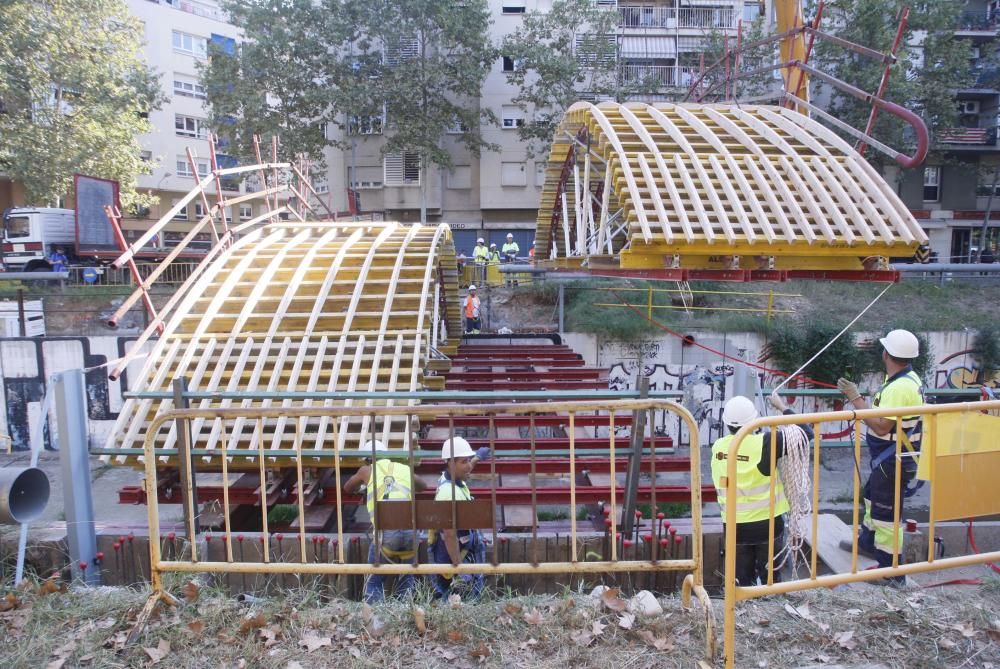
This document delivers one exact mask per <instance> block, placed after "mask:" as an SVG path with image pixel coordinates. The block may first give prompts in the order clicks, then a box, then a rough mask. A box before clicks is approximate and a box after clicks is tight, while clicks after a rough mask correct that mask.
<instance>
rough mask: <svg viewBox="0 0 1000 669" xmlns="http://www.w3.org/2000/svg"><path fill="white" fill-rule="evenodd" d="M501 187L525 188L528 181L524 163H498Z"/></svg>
mask: <svg viewBox="0 0 1000 669" xmlns="http://www.w3.org/2000/svg"><path fill="white" fill-rule="evenodd" d="M500 185H501V186H527V185H528V179H527V174H526V170H525V164H524V163H500Z"/></svg>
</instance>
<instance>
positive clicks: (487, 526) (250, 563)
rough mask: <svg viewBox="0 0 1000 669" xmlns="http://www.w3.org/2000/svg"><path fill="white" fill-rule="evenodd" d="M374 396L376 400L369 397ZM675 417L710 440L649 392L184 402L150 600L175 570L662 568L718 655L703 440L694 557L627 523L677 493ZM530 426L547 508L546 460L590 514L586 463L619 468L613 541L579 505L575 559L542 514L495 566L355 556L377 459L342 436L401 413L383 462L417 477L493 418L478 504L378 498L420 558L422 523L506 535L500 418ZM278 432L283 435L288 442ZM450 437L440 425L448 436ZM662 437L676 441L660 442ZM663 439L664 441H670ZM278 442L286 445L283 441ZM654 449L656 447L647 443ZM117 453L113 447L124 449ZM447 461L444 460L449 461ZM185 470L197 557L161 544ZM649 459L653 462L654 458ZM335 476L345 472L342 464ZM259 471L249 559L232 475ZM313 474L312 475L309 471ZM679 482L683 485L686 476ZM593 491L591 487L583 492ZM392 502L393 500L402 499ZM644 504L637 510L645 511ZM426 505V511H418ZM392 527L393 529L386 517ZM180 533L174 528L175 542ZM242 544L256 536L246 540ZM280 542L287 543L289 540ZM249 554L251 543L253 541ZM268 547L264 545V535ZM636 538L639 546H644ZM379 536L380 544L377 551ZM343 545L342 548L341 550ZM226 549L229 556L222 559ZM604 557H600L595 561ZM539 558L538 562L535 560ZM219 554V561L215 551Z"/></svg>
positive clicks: (697, 467) (149, 445)
mask: <svg viewBox="0 0 1000 669" xmlns="http://www.w3.org/2000/svg"><path fill="white" fill-rule="evenodd" d="M366 404H367V402H366ZM656 411H669V412H672V413H674V414H676V415H677V416H678V417H679V418H680V419H681V420H682V421H683V422H684V423H685V424H686V425H687V427H688V430H689V431H690V433H691V434H692V435H696V434H697V430H698V426H697V424H696V422H695V420H694V418H693V417H692V415H691V414H690V413H689V412H688V411H687V410H686V409H684V408H683V407H682V406H680V405H679V404H676V403H674V402H671V401H666V400H656V399H638V400H612V401H572V402H537V403H525V404H522V403H516V404H483V405H471V406H470V405H465V406H456V405H423V406H400V407H392V406H377V407H373V406H364V407H350V406H347V407H343V406H340V407H332V406H298V407H287V406H286V407H268V406H258V407H245V408H238V409H233V408H225V409H223V408H217V409H179V410H171V411H167V412H163V413H161V414H159V415H158V416H157V417H156V418H155V419H154V420H152V421H151V422H150V424H149V426H148V429H147V432H146V437H145V441H144V446H143V449H142V450H141V452H142V455H143V463H144V467H145V479H144V487H145V496H146V502H147V504H148V509H149V533H150V535H149V536H150V542H149V546H150V575H151V582H152V591H153V594H152V597H151V599H150V602H149V603H147V608H148V609H149V610H152V606H153V605H155V602H156V601H157V600H159V599H163V600H167V601H172V599H173V598H172V596H171V595H169V593H167V591H166V590H165V589H164V586H163V575H164V574H165V573H171V572H176V573H219V574H311V575H370V574H375V573H379V574H384V575H390V574H396V575H398V574H405V575H414V576H418V577H422V576H431V577H433V576H439V575H446V574H459V575H464V574H470V575H480V574H482V575H503V574H539V575H540V574H563V573H567V574H589V575H599V574H615V573H624V572H631V573H657V572H682V573H683V572H686V575H685V576H684V579H683V582H682V601H683V604H684V606H685V607H687V606H689V605H690V599H691V594H692V592H693V593H694V594H695V596H696V597H697V598H698V599H699V601H700V602H701V604H702V606H703V609H704V614H705V624H706V649H707V652H708V654H709V655H711V654H712V650H713V649H714V631H713V630H714V624H713V617H712V609H711V605H710V603H709V600H708V594H707V592H706V591H705V588H704V579H703V575H704V568H703V555H702V523H701V506H702V498H701V462H700V451H699V448H698V446H697V443H698V440H697V439H693V440H692V444H693V445H692V447H691V449H690V457H689V459H688V463H687V472H686V473H687V476H688V477H689V485H690V500H689V501H690V505H691V556H690V558H683V559H681V558H676V557H674V558H671V557H670V556H669V554H668V553H667V552H665V551H664V549H663V544H662V543H661V542H660V541H654V540H650V539H649V538H648V536H647V535H650V534H655V535H656V536H657V537H658V536H659V533H660V532H659V530H658V528H653V527H652V526H651V527H650V529H648V530H647V531H646V533H645V534H643V533H641V532H640V531H639V530H638V528H636V531H635V535H636V537H637V538H638V539H639V540H640V541H642V542H644V543H643V545H642V548H641V550H633V549H632V548H631V547H632V545H633V542H632V540H631V537H632V534H631V532H629V533H628V534H626V532H625V530H624V528H631V527H632V525H633V522H632V521H633V520H634V518H633V517H632V515H631V513H629V512H627V510H628V509H629V507H628V506H627V501H628V500H629V499H632V500H637V499H638V500H642V501H648V502H649V503H650V505H651V508H652V509H654V510H655V509H657V508H658V507H657V495H658V494H659V496H660V499H661V500H663V499H665V498H667V497H668V495H667V492H668V489H669V488H670V486H666V485H665V484H664V483H663V480H664V478H665V477H663V476H660V477H659V478H658V477H657V470H656V463H657V457H656V456H657V453H658V446H657V440H658V437H657V435H656V433H655V431H652V430H649V431H647V429H646V426H648V425H650V424H651V421H649V422H647V420H646V419H647V418H650V419H651V418H652V415H653V412H656ZM511 417H516V418H517V419H518V420H520V421H527V423H528V424H529V429H530V432H529V434H530V435H531V436H530V438H529V440H530V441H529V443H530V449H529V452H528V453H527V454H523V453H518V454H517V455H518V456H519V457H522V458H524V457H525V456H527V458H528V459H529V463H530V465H529V471H530V477H529V481H530V486H531V488H530V493H529V494H530V501H531V505H532V508H533V509H537V507H538V503H539V502H538V500H539V498H541V496H542V493H544V491H545V487H544V486H539V485H538V482H539V480H540V476H541V474H542V471H540V470H538V465H539V462H540V460H541V459H542V458H547V459H549V460H550V462H549V464H550V465H551V464H552V463H551V458H553V457H556V458H558V459H559V460H561V462H562V463H563V464H564V469H565V472H563V473H560V474H559V475H560V476H565V477H566V478H567V479H568V481H569V486H570V488H569V503H570V508H571V509H574V510H575V509H576V504H577V501H578V499H581V498H580V497H579V496H578V485H577V482H576V475H577V473H581V472H582V471H583V469H584V468H585V465H584V462H586V460H587V459H589V460H591V461H593V459H594V458H597V459H603V460H605V465H606V466H605V467H604V470H606V471H607V472H608V473H609V482H608V485H607V491H606V492H607V495H606V497H605V499H607V501H608V505H609V509H610V512H609V515H608V520H607V521H606V524H607V530H606V532H605V538H604V540H603V542H602V540H601V539H600V538H599V537H598V538H597V539H596V541H597V542H598V543H597V546H594V545H592V544H588V539H587V538H586V537H583V536H580V535H579V534H578V527H577V520H576V516H575V513H572V514H570V535H569V554H568V559H563V560H556V561H551V562H543V561H541V560H540V559H539V552H538V542H539V537H538V522H537V520H535V521H533V522H532V528H531V540H530V544H529V546H528V547H526V554H525V560H524V561H520V562H517V561H513V562H511V561H507V560H506V559H504V556H503V555H502V554H501V552H500V551H498V550H497V545H498V543H499V542H496V541H494V542H493V550H492V551H490V552H489V555H488V556H487V558H486V560H485V561H483V562H478V561H477V562H469V561H461V562H459V561H458V560H456V559H455V558H454V557H452V562H450V563H419V562H418V560H417V558H416V557H415V558H414V563H413V564H410V563H402V564H400V563H389V562H382V558H381V553H380V552H379V551H376V552H375V555H376V558H375V563H374V564H369V563H367V562H365V563H363V564H357V563H354V564H352V563H350V562H349V561H348V559H347V556H346V555H345V546H346V545H347V542H345V536H344V513H343V508H344V506H345V505H346V504H348V503H351V504H357V503H358V501H357V500H355V499H354V498H352V497H349V496H348V495H347V493H346V492H343V491H342V488H343V484H344V483H345V481H346V478H345V476H344V469H345V468H353V467H356V466H357V465H358V464H359V463H360V458H363V457H371V458H372V459H375V457H376V453H375V452H374V451H371V452H368V451H365V450H358V449H343V450H341V449H337V448H336V447H334V448H330V444H336V443H337V441H338V440H337V435H338V432H339V431H343V430H349V431H352V432H359V433H360V435H361V443H364V442H365V439H366V438H367V439H371V438H373V436H372V435H373V433H374V425H375V424H376V423H378V422H380V421H392V422H393V423H394V424H395V426H396V428H394V430H393V433H394V434H395V435H396V438H395V439H391V440H389V442H388V445H389V446H390V448H393V450H392V451H391V452H390V453H389V454H387V455H386V454H384V452H379V453H378V454H377V457H378V458H379V459H381V458H383V457H385V458H389V459H393V460H396V461H398V462H402V463H405V464H407V465H408V466H409V468H410V470H411V472H412V471H415V465H416V461H417V458H438V457H440V451H439V450H437V449H438V448H439V444H440V443H441V442H442V441H443V440H444V439H448V438H451V437H454V436H455V435H456V434H457V432H456V430H457V429H459V428H460V427H462V426H467V425H468V423H469V421H470V420H474V421H478V422H479V423H482V426H483V427H485V428H486V441H487V445H488V446H489V447H490V451H491V454H492V457H490V458H489V461H488V462H487V463H483V464H481V465H479V467H480V468H482V469H486V468H487V467H488V468H489V470H490V475H489V483H488V487H485V488H484V487H479V488H476V487H473V488H472V492H473V493H477V495H476V496H478V497H479V499H477V500H473V501H469V502H465V501H458V500H456V499H454V494H453V495H452V499H450V500H447V501H432V497H433V496H431V498H430V499H429V498H428V497H427V496H426V495H421V494H419V493H418V494H417V495H416V499H413V500H402V501H401V506H400V502H377V503H376V504H377V506H376V507H375V513H374V514H373V515H374V517H373V518H372V523H373V527H372V531H373V536H374V541H375V542H379V541H380V535H379V528H380V527H382V528H384V529H404V530H411V531H412V532H413V536H414V542H415V545H414V555H419V552H418V550H417V549H418V545H417V544H419V539H418V538H417V537H418V530H421V529H436V530H439V531H448V530H450V531H452V532H457V531H459V530H464V529H477V530H492V533H493V534H492V536H493V537H494V538H496V537H497V536H498V531H497V530H498V528H497V515H496V514H495V513H494V511H495V510H496V508H497V498H498V490H497V486H498V480H497V476H496V470H497V466H498V465H497V463H498V461H500V460H502V459H503V458H504V457H507V454H508V451H506V450H498V449H497V447H496V445H495V441H496V436H495V435H496V434H497V427H498V425H501V424H504V423H507V424H509V421H510V418H511ZM629 419H631V425H632V426H633V428H632V430H631V432H632V434H631V435H629V436H623V435H621V434H620V433H619V430H620V429H621V426H622V425H623V424H624V423H627V422H629ZM552 421H556V422H558V423H559V424H561V425H563V426H564V427H563V429H564V430H565V439H566V440H567V441H568V450H567V451H559V452H558V453H551V452H547V451H545V450H542V449H540V448H538V446H537V444H536V437H535V436H534V435H535V434H536V432H535V430H536V427H537V426H538V425H540V424H542V423H545V424H550V423H552ZM418 425H420V426H421V429H424V427H425V426H431V427H430V428H427V429H429V430H431V431H432V433H428V434H427V436H426V437H425V442H431V443H433V447H432V448H433V450H415V449H413V448H410V449H404V448H402V444H404V443H408V442H410V439H411V435H414V434H416V433H417V426H418ZM210 427H211V429H213V430H217V431H221V435H222V437H223V438H222V439H221V440H220V441H219V442H218V443H219V444H220V447H219V448H214V449H204V448H202V449H199V448H197V443H195V442H193V441H192V440H191V434H192V433H193V434H195V435H197V434H199V430H202V431H203V430H205V429H209V428H210ZM278 430H281V431H282V432H283V436H282V437H279V438H274V435H275V434H276V433H277V431H278ZM435 431H436V433H433V432H435ZM581 431H586V432H587V433H588V434H590V431H592V432H593V437H589V438H587V444H588V445H587V446H584V447H578V446H577V443H578V440H579V439H581V437H580V436H579V435H580V433H581ZM167 432H169V433H172V434H176V435H177V436H178V438H177V439H176V448H163V447H161V444H163V443H165V442H164V438H165V437H166V436H167V434H166V433H167ZM660 439H662V438H660ZM597 442H603V443H604V444H605V446H602V447H600V448H595V447H594V444H595V443H597ZM661 443H663V442H661ZM276 444H277V445H276ZM646 444H648V447H647V446H646ZM114 450H115V449H109V452H114ZM644 453H647V454H648V456H649V461H648V467H649V469H648V470H645V469H644V471H648V476H649V478H648V484H643V485H642V486H640V484H639V476H638V471H639V467H635V469H634V470H633V468H632V467H631V466H630V468H629V471H633V472H634V474H635V475H634V476H631V477H630V479H631V480H630V481H626V483H625V485H624V486H621V485H619V483H618V482H617V473H618V472H619V471H620V470H618V471H616V468H617V467H620V466H621V463H620V460H619V458H620V457H622V455H623V454H628V457H630V458H633V459H635V458H636V457H637V455H638V458H639V461H641V458H642V455H643V454H644ZM442 465H444V463H442ZM170 466H175V467H177V468H178V469H179V473H180V485H179V490H180V495H181V498H182V499H181V504H182V508H183V511H184V524H185V529H186V535H187V543H188V545H187V547H186V548H185V550H183V551H176V550H175V551H172V552H171V554H170V556H169V557H164V555H163V553H162V551H161V546H163V545H164V535H163V533H162V532H161V529H160V513H159V503H160V502H159V495H160V494H161V486H160V480H159V477H160V476H161V475H162V473H163V471H164V468H165V467H170ZM643 466H644V467H645V465H643ZM317 468H323V469H325V470H326V471H327V472H328V474H329V475H328V476H324V477H323V479H322V480H324V481H326V483H325V484H323V485H325V486H326V487H327V488H329V487H330V486H331V485H333V486H335V491H334V492H333V493H330V494H332V495H333V498H334V500H335V506H336V527H337V530H336V535H335V536H333V537H330V544H331V550H330V554H329V555H328V556H327V559H325V560H321V561H318V560H316V559H315V557H316V556H315V555H313V556H312V557H310V554H309V551H308V550H307V545H309V544H310V543H313V544H314V543H315V541H313V540H312V538H310V537H307V535H306V530H305V528H306V522H305V509H306V497H307V495H308V494H311V493H310V491H314V490H315V487H316V485H319V483H317V482H318V481H319V479H318V478H317V476H318V474H317V473H316V472H317ZM274 470H281V471H283V472H287V473H288V474H287V476H288V478H286V479H285V481H287V486H288V488H289V489H290V492H289V499H290V500H291V503H293V504H294V505H295V508H296V510H297V513H296V516H297V521H298V523H297V531H295V534H294V538H293V537H291V536H290V537H289V538H288V540H287V541H288V544H289V545H290V548H289V550H288V551H284V550H282V551H280V555H276V554H275V552H274V550H273V549H274V546H273V545H272V543H271V539H270V537H271V535H270V533H269V528H268V495H269V492H268V489H269V487H270V486H268V485H265V482H267V481H269V478H268V472H269V471H274ZM331 470H332V471H331ZM206 471H211V472H219V473H221V480H222V482H223V485H222V500H221V517H222V523H223V526H224V530H223V532H222V534H221V535H220V536H218V538H219V539H221V542H216V546H219V545H221V546H223V547H224V549H223V550H224V552H223V554H222V558H221V559H211V556H207V555H205V553H206V552H208V551H207V550H206V549H204V548H203V547H202V546H200V545H199V542H198V541H196V540H194V537H196V536H197V533H198V522H199V521H198V518H199V516H198V510H199V507H198V499H199V493H198V487H197V484H196V480H197V476H198V475H199V474H203V473H204V472H206ZM237 472H249V473H251V474H252V475H254V476H256V477H259V478H257V479H256V480H257V481H258V483H257V485H256V487H255V488H254V489H253V490H252V491H251V492H250V494H251V496H252V495H256V496H257V503H256V506H257V507H258V509H259V512H260V514H261V517H260V525H261V529H262V534H261V536H262V537H267V539H262V542H261V544H260V547H259V549H257V550H254V551H253V553H252V555H249V556H245V555H241V556H240V557H241V558H244V559H241V560H237V556H236V555H235V554H234V547H235V546H236V544H237V543H238V542H237V541H236V539H237V538H238V537H237V533H236V531H235V530H234V529H233V527H232V524H233V518H232V511H233V504H232V503H231V496H232V495H233V494H234V492H233V491H231V490H230V486H229V485H228V482H230V481H232V480H233V479H232V478H231V477H233V475H234V473H237ZM307 472H309V473H310V474H309V475H308V476H307ZM675 485H676V484H675ZM579 494H580V495H582V491H580V493H579ZM386 504H389V505H393V506H391V507H387V506H385V505H386ZM631 508H634V507H631ZM418 510H419V511H418ZM433 518H437V520H436V521H435V520H433ZM650 520H651V523H652V524H658V523H659V522H660V521H659V520H658V519H657V518H656V516H655V512H654V513H653V514H651V518H650ZM380 523H381V525H380ZM176 538H177V537H176V536H171V537H170V540H171V544H172V545H173V544H174V541H175V540H176ZM240 538H242V537H240ZM281 539H282V538H281V537H278V540H281ZM239 543H240V546H241V552H242V544H243V542H242V541H240V542H239ZM255 543H256V542H255ZM636 543H639V542H638V541H637V542H636ZM377 545H378V544H377V543H376V546H377ZM334 546H335V547H336V548H334ZM218 550H219V549H218V548H216V555H218ZM594 552H596V553H597V555H598V556H599V557H600V559H596V560H594V559H592V558H593V557H594ZM529 555H530V559H529V558H528V556H529ZM206 557H209V559H205V558H206Z"/></svg>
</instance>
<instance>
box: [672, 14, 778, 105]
mask: <svg viewBox="0 0 1000 669" xmlns="http://www.w3.org/2000/svg"><path fill="white" fill-rule="evenodd" d="M767 36H768V34H767V26H766V25H765V23H764V16H763V14H761V15H760V16H758V17H757V18H756V19H754V20H753V21H752V22H750V23H744V24H743V43H744V44H752V43H753V42H757V41H759V40H762V39H764V38H765V37H767ZM727 45H728V47H729V50H730V52H732V51H733V50H735V48H736V42H735V40H734V39H733V38H732V36H729V39H728V41H727V39H726V35H725V34H724V33H722V31H720V30H713V31H712V32H711V33H709V36H708V43H707V45H706V48H705V51H704V55H705V67H706V68H709V67H710V66H711V65H712V64H714V63H717V62H719V61H720V60H721V61H722V64H720V65H719V66H718V67H716V68H714V69H712V70H711V71H709V72H706V74H705V77H704V79H702V82H701V88H702V90H703V91H708V90H711V94H709V95H708V96H707V97H706V100H712V99H716V98H722V97H723V96H724V94H725V83H724V82H725V79H726V69H725V61H724V60H723V59H724V58H725V54H726V47H727ZM774 48H775V47H774V45H773V44H763V45H758V46H755V47H752V48H749V49H742V50H741V52H740V57H739V58H740V67H739V72H743V73H747V72H750V71H751V70H755V69H757V68H760V67H764V66H765V65H768V64H770V63H771V61H772V60H773V58H774ZM680 58H681V59H680V65H681V67H693V68H698V67H699V66H700V62H701V52H698V53H695V52H693V51H692V52H685V53H681V54H680ZM730 58H731V60H730V67H731V68H733V71H732V74H736V71H735V66H736V63H735V58H734V57H733V56H730ZM777 84H778V80H776V79H775V78H774V74H773V70H766V71H763V72H760V73H758V74H755V75H753V76H748V77H746V78H744V79H740V80H738V81H737V82H735V83H731V84H730V86H731V88H730V94H731V95H732V96H733V97H734V98H735V99H737V100H739V99H742V98H749V97H757V96H760V95H763V94H764V93H767V92H768V91H771V90H776V89H777ZM685 94H686V91H685ZM692 99H693V98H692Z"/></svg>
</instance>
